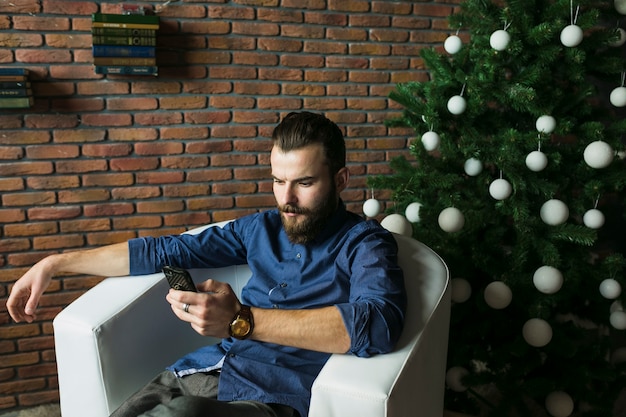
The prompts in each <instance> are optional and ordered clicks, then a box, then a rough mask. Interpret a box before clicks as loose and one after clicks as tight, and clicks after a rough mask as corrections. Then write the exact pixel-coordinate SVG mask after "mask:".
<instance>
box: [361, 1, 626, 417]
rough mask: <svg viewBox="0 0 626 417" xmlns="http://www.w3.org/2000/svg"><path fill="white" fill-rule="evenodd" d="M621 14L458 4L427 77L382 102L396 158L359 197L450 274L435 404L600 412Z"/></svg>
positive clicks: (621, 127) (615, 351)
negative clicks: (399, 139)
mask: <svg viewBox="0 0 626 417" xmlns="http://www.w3.org/2000/svg"><path fill="white" fill-rule="evenodd" d="M624 14H626V0H616V2H615V4H614V3H613V0H610V1H608V0H601V1H600V0H578V1H576V2H572V1H571V0H508V1H505V0H501V1H496V0H491V1H490V0H466V1H464V2H463V3H461V5H460V7H459V9H458V10H457V12H456V13H455V14H453V15H452V16H450V18H449V23H450V30H451V32H450V37H449V38H448V39H447V40H446V42H445V44H444V45H443V46H444V48H443V49H441V48H435V49H426V50H423V51H422V57H423V59H424V62H425V65H426V67H427V69H428V70H429V72H430V78H431V79H430V81H428V82H411V83H406V84H401V85H398V86H397V88H396V89H395V90H394V91H393V92H392V94H391V97H392V98H393V99H394V100H395V101H396V102H398V103H399V104H401V105H402V107H403V110H402V114H401V115H400V116H398V117H397V118H396V119H393V120H389V121H388V125H390V126H405V127H411V128H413V129H414V131H415V132H416V137H415V138H414V139H413V140H412V143H411V145H410V153H411V156H412V157H411V158H409V160H407V159H405V158H398V159H395V160H393V162H392V165H391V166H392V171H393V172H392V174H390V175H385V176H379V177H375V178H372V179H370V182H369V186H370V187H372V188H373V189H378V190H391V191H392V193H391V196H392V200H393V208H392V209H391V210H390V213H388V214H389V215H388V216H387V217H385V218H384V219H383V220H382V221H383V224H384V223H385V222H386V221H387V225H388V226H390V228H392V229H393V228H396V231H399V232H403V231H404V230H407V229H406V224H407V223H408V222H409V221H410V223H411V224H409V226H411V227H409V229H408V230H409V233H412V234H413V236H414V237H415V238H416V239H418V240H420V241H422V242H425V243H426V244H428V245H429V246H431V247H432V248H433V249H435V250H436V251H437V252H438V253H439V254H441V256H442V257H443V258H444V260H445V261H446V263H447V264H448V266H449V268H450V271H451V276H452V278H453V280H452V298H453V307H452V323H451V328H450V344H449V348H448V351H449V356H448V373H447V377H446V380H447V382H448V389H447V391H446V407H447V408H448V409H450V410H453V411H459V412H464V413H468V414H472V415H489V416H497V417H502V416H543V415H546V416H548V415H552V416H555V417H565V416H569V415H580V416H603V417H606V416H610V415H612V409H613V407H614V403H615V401H616V399H617V398H618V396H619V394H620V390H622V388H623V387H624V386H625V383H626V355H625V354H624V352H625V351H626V350H625V348H624V347H623V346H624V337H623V336H624V330H625V329H626V312H624V307H623V306H626V298H625V296H624V294H623V293H622V287H623V286H624V285H626V277H625V276H624V270H625V266H626V262H625V260H624V256H623V250H624V247H623V244H624V237H623V235H624V230H623V225H624V218H623V214H622V213H623V208H624V207H625V206H624V192H623V190H624V188H625V186H626V170H625V169H624V168H625V166H624V165H625V164H624V160H623V155H624V143H623V141H624V138H625V137H624V134H625V133H626V120H624V117H623V116H620V114H619V112H620V111H621V110H622V108H623V107H624V106H626V87H624V71H625V70H626V65H625V62H624V61H625V60H624V48H625V47H624V46H623V45H624V42H625V41H626V34H625V32H624V30H623V29H622V28H620V27H619V25H620V23H621V22H622V21H623V20H624ZM369 203H376V200H374V199H373V198H372V199H370V200H368V202H366V205H364V212H365V214H366V215H369V216H376V214H377V210H376V206H377V204H373V205H372V204H369ZM403 215H404V216H403ZM405 216H406V217H405ZM406 219H408V220H406ZM402 222H405V224H403V223H402ZM619 227H622V229H621V230H619V229H618V228H619ZM620 245H622V246H620Z"/></svg>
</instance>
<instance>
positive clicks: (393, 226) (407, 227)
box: [380, 213, 413, 237]
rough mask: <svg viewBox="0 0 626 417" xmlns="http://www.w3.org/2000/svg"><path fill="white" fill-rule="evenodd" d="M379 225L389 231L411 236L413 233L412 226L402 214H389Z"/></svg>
mask: <svg viewBox="0 0 626 417" xmlns="http://www.w3.org/2000/svg"><path fill="white" fill-rule="evenodd" d="M380 225H381V226H382V227H384V228H385V229H387V230H389V231H390V232H393V233H397V234H399V235H404V236H408V237H411V236H412V235H413V226H411V223H409V221H408V220H407V219H406V217H404V216H403V215H402V214H396V213H394V214H390V215H388V216H387V217H385V218H384V219H383V220H382V221H381V222H380Z"/></svg>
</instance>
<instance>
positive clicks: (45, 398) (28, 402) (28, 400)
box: [19, 387, 59, 407]
mask: <svg viewBox="0 0 626 417" xmlns="http://www.w3.org/2000/svg"><path fill="white" fill-rule="evenodd" d="M54 388H55V389H53V390H49V391H39V392H36V393H32V394H21V395H20V396H19V401H20V404H22V405H24V406H26V407H32V406H36V405H41V404H52V403H58V402H59V392H58V389H56V388H57V387H54Z"/></svg>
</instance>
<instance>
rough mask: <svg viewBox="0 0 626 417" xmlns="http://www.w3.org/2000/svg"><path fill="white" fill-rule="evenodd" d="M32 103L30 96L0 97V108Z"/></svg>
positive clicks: (29, 105)
mask: <svg viewBox="0 0 626 417" xmlns="http://www.w3.org/2000/svg"><path fill="white" fill-rule="evenodd" d="M33 103H34V99H33V98H32V97H0V109H11V108H15V109H18V108H26V107H31V106H32V105H33Z"/></svg>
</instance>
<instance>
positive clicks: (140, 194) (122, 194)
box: [111, 187, 161, 200]
mask: <svg viewBox="0 0 626 417" xmlns="http://www.w3.org/2000/svg"><path fill="white" fill-rule="evenodd" d="M160 195H161V190H160V189H159V187H124V188H114V189H113V190H111V196H112V197H113V199H115V200H134V199H146V198H154V197H158V196H160Z"/></svg>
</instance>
